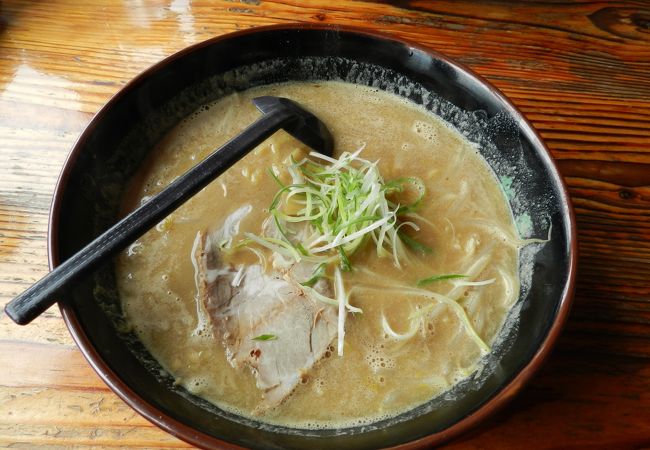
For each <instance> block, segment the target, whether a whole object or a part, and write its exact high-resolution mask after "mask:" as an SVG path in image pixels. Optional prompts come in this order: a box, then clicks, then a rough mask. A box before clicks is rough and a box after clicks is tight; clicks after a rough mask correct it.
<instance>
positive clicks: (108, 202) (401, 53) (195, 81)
mask: <svg viewBox="0 0 650 450" xmlns="http://www.w3.org/2000/svg"><path fill="white" fill-rule="evenodd" d="M307 80H339V81H344V82H348V83H355V84H360V85H365V86H372V87H373V88H375V89H379V90H383V91H387V92H391V93H394V94H397V95H399V96H402V97H404V98H406V99H408V100H410V101H412V102H414V103H417V104H419V105H422V106H423V107H424V108H426V109H427V110H429V111H431V112H433V113H434V114H437V115H438V116H440V117H442V118H443V119H444V120H445V121H447V122H448V123H450V124H451V125H453V126H454V127H455V128H456V129H457V130H458V131H459V132H460V133H461V134H463V135H464V136H465V137H466V138H467V139H469V140H470V141H471V142H473V143H475V144H476V146H477V149H478V150H479V152H480V153H481V155H482V156H483V158H484V159H485V160H486V161H487V163H488V164H489V165H490V166H491V168H492V170H493V171H494V172H495V174H496V176H497V178H498V179H499V180H501V183H502V185H503V188H504V191H505V192H506V194H507V197H508V201H509V202H510V207H511V209H512V212H513V215H514V217H515V218H516V219H517V218H525V222H526V224H527V233H528V234H529V235H530V236H531V237H541V238H546V237H547V235H548V237H550V240H549V242H547V243H546V244H544V245H543V246H541V247H540V248H536V249H527V248H524V249H523V250H522V258H521V259H522V263H520V274H521V276H522V288H521V291H520V295H519V299H518V301H517V304H516V305H515V307H514V308H513V310H512V311H511V313H510V317H509V318H508V320H510V321H511V323H512V324H513V326H510V327H507V328H504V331H503V332H502V334H501V335H500V336H499V337H498V339H497V341H496V344H495V345H494V347H493V351H492V352H491V353H490V354H489V355H488V356H487V357H486V360H485V361H484V364H483V369H482V370H480V371H479V372H478V373H476V374H474V375H473V376H471V377H469V378H468V379H466V380H464V381H462V382H461V383H459V384H457V385H455V387H454V388H453V389H451V390H450V391H448V392H446V393H445V394H443V395H441V396H439V397H437V398H434V399H432V400H430V401H429V402H427V403H425V404H423V405H420V406H418V407H417V408H415V409H412V410H410V411H407V412H405V413H403V414H400V415H399V416H397V417H394V418H392V419H390V420H382V421H379V422H375V423H372V424H370V425H364V426H362V427H361V426H359V427H350V428H341V429H322V430H303V429H294V428H287V427H282V426H274V425H268V424H262V423H261V422H257V421H255V420H252V419H248V418H243V417H241V416H238V415H235V414H232V413H230V412H227V411H225V410H222V409H220V408H218V407H216V406H214V405H213V404H211V403H209V402H207V401H205V400H203V399H201V398H199V397H196V396H194V395H192V394H191V393H190V392H188V391H186V390H184V389H183V388H182V387H180V386H178V385H176V384H175V383H174V379H173V378H172V377H171V376H170V375H169V374H167V373H166V372H165V371H164V370H163V369H162V367H161V366H160V365H159V364H158V362H157V361H156V360H155V359H154V358H153V357H152V356H151V355H150V354H149V353H148V352H147V350H146V349H145V348H144V346H143V345H142V344H140V343H139V341H138V339H137V338H136V337H135V335H134V334H133V333H131V332H129V328H128V326H126V325H125V321H124V318H123V316H122V313H121V308H120V299H119V293H118V291H117V289H116V282H115V274H114V267H113V265H112V264H107V265H106V266H105V267H103V268H102V269H101V270H99V271H98V272H97V273H95V274H94V275H93V276H92V277H89V278H88V279H86V280H84V281H83V282H81V283H79V285H78V286H76V288H75V289H74V290H71V291H70V292H68V293H67V294H66V295H65V298H63V299H62V301H61V302H60V307H61V311H62V314H63V317H64V320H65V322H66V324H67V326H68V328H69V330H70V332H71V334H72V336H73V338H74V340H75V341H76V343H77V345H78V346H79V348H80V349H81V351H82V352H83V354H84V356H85V357H86V358H87V360H88V361H89V363H90V364H91V365H92V367H93V368H94V369H95V371H96V372H97V373H98V374H99V375H100V377H101V378H102V379H103V380H104V382H106V384H107V385H108V386H109V387H110V388H111V389H112V390H113V391H114V392H115V393H116V394H117V395H119V396H120V397H121V398H122V399H123V400H124V401H125V402H126V403H128V404H129V405H130V406H131V407H133V408H134V409H135V410H136V411H138V412H139V413H140V414H142V415H143V416H144V417H145V418H147V419H148V420H150V421H151V422H153V423H154V424H156V425H158V426H159V427H160V428H162V429H164V430H166V431H168V432H169V433H171V434H173V435H175V436H177V437H179V438H181V439H183V440H185V441H187V442H189V443H192V444H194V445H197V446H199V447H206V448H224V447H226V448H228V447H238V446H239V447H251V448H264V449H273V448H296V449H298V448H314V447H316V448H337V449H349V448H377V447H392V446H402V447H403V448H418V447H427V446H430V445H433V444H438V443H441V442H443V441H445V440H448V439H451V438H453V437H454V436H457V435H459V434H460V433H462V432H464V431H466V430H468V429H469V428H471V427H473V426H475V425H477V424H478V423H480V422H481V421H482V420H484V419H485V418H486V417H487V416H488V415H490V414H492V413H493V412H494V411H495V410H497V409H498V408H499V407H500V406H502V405H503V404H504V403H505V402H506V401H507V400H508V399H510V398H511V397H512V396H513V395H514V394H515V393H516V392H518V391H519V390H520V389H521V387H522V386H523V385H524V384H525V383H526V382H527V381H528V380H529V379H530V378H531V376H532V375H533V373H534V372H535V371H536V370H537V368H538V367H539V365H540V364H541V363H542V361H543V359H544V358H545V357H546V355H548V353H549V351H550V349H551V347H552V346H553V344H554V342H555V341H556V339H557V337H558V334H559V333H560V330H561V328H562V325H563V324H564V322H565V320H566V318H567V315H568V311H569V307H570V302H571V296H572V291H573V284H574V277H575V261H576V238H575V222H574V218H573V213H572V209H571V205H570V202H569V198H568V195H567V192H566V189H565V187H564V185H563V182H562V180H561V178H560V176H559V174H558V171H557V169H556V167H555V165H554V163H553V161H552V158H551V156H550V154H549V152H548V150H547V149H546V147H545V146H544V144H543V143H542V141H541V139H540V138H539V136H538V135H537V133H536V132H535V131H534V130H533V128H532V127H531V125H530V124H529V123H528V122H527V121H526V119H525V118H524V117H523V116H522V114H521V113H520V112H519V111H518V110H517V109H516V108H515V107H514V106H513V105H512V104H511V103H510V102H509V101H508V100H507V99H506V98H505V97H504V96H503V95H502V94H501V93H499V92H498V91H497V90H496V89H495V88H494V87H492V86H491V85H490V84H489V83H487V82H486V81H485V80H482V79H481V78H480V77H478V76H477V75H475V74H473V73H472V72H470V71H469V70H468V69H466V68H464V67H462V66H460V65H459V64H456V63H454V62H452V61H451V60H449V59H448V58H447V57H445V56H443V55H441V54H439V53H436V52H434V51H432V50H430V49H425V48H423V47H420V46H418V45H415V44H411V43H407V42H403V41H400V40H395V39H392V38H389V37H386V36H381V35H377V34H371V33H367V32H361V31H358V30H354V29H349V28H343V27H322V26H305V25H298V26H280V27H265V28H257V29H251V30H246V31H242V32H238V33H233V34H229V35H225V36H220V37H217V38H214V39H211V40H208V41H206V42H203V43H200V44H197V45H194V46H192V47H189V48H187V49H185V50H182V51H180V52H179V53H177V54H175V55H173V56H171V57H169V58H167V59H165V60H163V61H162V62H160V63H158V64H156V65H155V66H153V67H151V68H150V69H148V70H146V71H145V72H144V73H142V74H141V75H140V76H138V77H137V78H135V79H134V80H132V81H131V82H130V83H129V84H128V85H127V86H125V87H124V88H123V89H122V90H121V91H120V92H118V93H117V94H116V95H115V96H114V97H113V98H112V99H111V100H110V101H109V102H108V103H107V104H106V106H104V107H103V108H102V109H101V110H100V111H99V112H98V113H97V115H96V116H95V117H94V119H93V120H92V121H91V123H90V124H89V125H88V127H87V128H86V129H85V131H84V132H83V133H82V135H81V136H80V138H79V140H78V141H77V143H76V144H75V146H74V148H73V149H72V151H71V153H70V156H69V157H68V159H67V161H66V163H65V166H64V168H63V171H62V173H61V176H60V179H59V182H58V184H57V188H56V192H55V196H54V202H53V205H52V210H51V219H50V228H49V255H50V265H51V266H52V267H54V266H56V265H57V264H58V263H59V262H60V261H63V260H65V259H66V258H68V257H69V256H70V255H72V254H73V253H74V252H76V251H78V250H79V249H80V248H81V247H82V246H84V245H85V244H86V243H88V242H89V241H91V240H92V239H93V238H94V237H95V236H97V235H98V234H99V233H101V232H102V231H103V230H105V229H106V228H108V227H109V226H110V225H111V224H112V223H113V222H115V220H116V219H117V217H118V214H119V205H120V200H121V197H122V194H123V192H124V188H125V186H126V184H127V183H128V181H129V179H130V178H131V177H132V176H133V174H134V173H135V171H136V170H137V168H138V166H139V165H140V164H141V163H142V161H143V160H144V159H145V158H146V156H147V153H148V152H149V151H150V150H151V149H152V148H153V147H154V145H155V143H156V142H157V141H158V140H160V139H161V137H162V136H163V135H164V134H165V133H166V132H167V131H168V130H169V129H170V128H171V127H173V126H174V125H176V124H177V123H178V122H179V121H180V120H181V119H183V118H184V117H186V116H188V115H189V114H191V113H192V112H193V111H195V110H196V109H197V108H199V107H200V106H201V105H204V104H206V103H208V102H211V101H214V100H216V99H218V98H221V97H222V96H224V95H227V94H230V93H232V92H236V91H242V90H245V89H247V88H250V87H255V86H260V85H266V84H271V83H278V82H285V81H307ZM423 164H426V161H423ZM215 345H218V344H216V343H215Z"/></svg>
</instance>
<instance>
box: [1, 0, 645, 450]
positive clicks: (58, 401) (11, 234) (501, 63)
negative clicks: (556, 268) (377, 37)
mask: <svg viewBox="0 0 650 450" xmlns="http://www.w3.org/2000/svg"><path fill="white" fill-rule="evenodd" d="M334 4H335V6H334ZM288 22H319V23H339V24H348V25H355V26H358V27H361V28H364V29H372V30H377V31H382V32H385V33H386V34H388V35H392V36H397V37H403V38H407V39H410V40H413V41H417V42H420V43H421V44H422V45H424V46H427V47H430V48H432V49H436V50H439V51H441V52H443V53H446V54H447V55H449V56H451V57H453V58H455V59H456V60H458V61H460V62H462V63H464V64H466V65H467V66H469V67H470V68H472V69H473V70H475V71H476V72H478V73H479V74H481V75H483V76H484V77H486V78H487V79H489V80H490V81H491V82H493V83H494V84H495V85H496V86H497V87H498V88H499V89H501V90H502V91H503V92H504V93H505V94H506V95H507V96H508V97H509V98H510V99H512V101H513V102H514V103H515V104H516V105H517V106H518V107H519V108H520V109H521V110H522V111H523V112H524V113H525V114H526V115H527V117H528V118H529V119H530V120H531V121H532V123H533V124H534V126H535V127H536V128H537V130H539V132H540V133H541V135H542V137H543V138H544V139H545V140H546V143H547V144H548V146H549V147H550V149H551V151H552V153H553V155H554V156H555V158H556V159H557V161H558V163H559V166H560V169H561V171H562V174H563V176H564V178H565V180H566V182H567V184H568V186H569V190H570V193H571V196H572V198H573V201H574V204H575V208H576V213H577V219H578V231H579V238H580V263H579V275H578V282H577V292H576V299H575V304H574V308H573V311H572V313H571V317H570V319H569V323H568V325H567V327H566V330H565V332H564V334H563V336H562V337H561V339H560V342H559V345H558V346H557V348H556V350H555V352H554V353H553V355H552V357H551V358H550V360H549V361H548V363H547V364H546V365H545V366H544V367H543V369H542V370H541V371H540V372H539V374H538V375H537V376H536V377H535V378H534V380H533V381H532V383H530V384H529V385H528V386H527V387H526V388H525V390H524V392H523V393H522V394H521V395H520V396H518V397H517V398H516V399H515V400H514V401H513V402H512V403H510V404H509V406H508V407H507V408H506V409H505V410H503V411H502V412H501V413H499V414H498V415H497V416H495V417H493V418H492V419H491V420H489V422H487V423H485V424H484V425H483V426H482V427H480V428H479V429H476V430H475V431H474V432H473V433H471V434H470V435H466V436H464V437H462V438H461V439H459V440H456V441H455V442H453V443H451V444H450V445H449V448H499V449H507V448H513V449H515V448H523V447H526V448H567V447H571V448H583V447H589V448H631V447H634V448H636V447H640V446H650V3H648V2H642V1H638V2H634V1H627V2H612V3H611V4H605V3H599V2H586V1H582V2H575V3H573V4H572V3H569V2H559V1H553V2H550V1H549V2H546V3H545V2H535V3H532V2H531V3H530V4H517V5H515V6H509V4H508V2H498V1H492V2H485V3H483V4H479V3H473V2H454V3H452V2H426V1H397V0H395V1H392V2H385V3H384V4H377V3H373V2H370V1H337V2H330V1H325V0H320V1H313V2H302V1H294V0H285V1H281V0H280V1H272V0H229V1H215V2H208V1H202V2H190V1H189V0H176V1H169V2H165V1H162V0H161V1H123V2H118V1H108V0H106V1H105V2H99V1H97V2H94V1H85V2H81V1H77V2H73V1H70V2H65V1H41V2H37V1H34V2H27V1H25V2H21V1H13V0H9V1H6V0H5V1H0V296H1V298H2V303H3V305H4V303H6V302H7V301H9V300H10V299H11V298H12V297H13V296H14V295H16V294H18V293H19V292H21V291H22V290H24V289H25V288H26V287H27V286H29V285H30V284H31V283H32V282H34V281H35V280H37V279H38V278H40V277H41V276H42V275H44V274H45V273H46V272H47V270H48V267H47V258H46V228H47V220H48V208H49V205H50V200H51V197H52V192H53V189H54V184H55V181H56V178H57V175H58V173H59V170H60V168H61V165H62V164H63V161H64V159H65V157H66V154H67V152H68V150H69V149H70V148H71V146H72V144H73V143H74V141H75V139H76V138H77V136H78V135H79V134H80V132H81V131H82V129H83V128H84V126H85V125H86V124H87V123H88V121H89V120H90V118H91V117H92V115H93V114H94V113H95V112H96V111H97V110H98V109H99V108H100V107H101V106H102V105H103V104H104V103H105V102H106V101H107V100H108V99H109V98H110V96H111V95H113V94H114V93H115V92H117V91H118V90H119V89H120V88H121V87H122V86H123V85H124V84H125V83H126V82H127V81H128V80H129V79H131V78H132V77H133V76H135V75H137V74H138V73H139V72H141V71H142V70H144V69H145V68H147V67H148V66H150V65H152V64H153V63H155V62H157V61H158V60H160V59H162V58H163V57H165V56H167V55H170V54H172V53H174V52H175V51H177V50H180V49H182V48H183V47H186V46H187V45H190V44H193V43H195V42H199V41H202V40H205V39H207V38H210V37H212V36H216V35H220V34H223V33H227V32H230V31H234V30H237V29H242V28H249V27H254V26H259V25H267V24H275V23H288ZM0 446H16V447H20V448H36V447H40V446H45V447H70V446H81V447H86V448H88V447H99V448H106V447H149V448H162V447H165V448H167V447H169V448H176V447H178V448H181V447H183V448H184V447H187V444H184V443H183V442H181V441H179V440H177V439H175V438H173V437H172V436H170V435H167V434H166V433H164V432H162V431H160V430H159V429H158V428H156V427H154V426H153V425H151V424H149V423H148V422H147V421H146V420H144V419H143V418H141V417H140V416H139V415H137V414H136V413H135V412H133V411H132V410H131V409H130V408H129V407H127V406H126V405H125V404H124V403H123V402H122V401H121V400H119V399H118V398H117V397H116V396H115V395H114V394H113V393H112V392H111V391H110V390H109V389H108V388H107V387H106V386H105V385H104V384H103V383H102V382H101V381H100V379H99V377H98V376H97V375H96V374H95V373H94V372H93V371H92V370H91V369H90V367H89V366H88V365H87V364H86V362H85V360H84V359H83V357H82V356H81V354H80V352H79V351H78V350H77V349H76V347H75V346H74V345H73V343H72V340H71V338H70V337H69V335H68V332H67V330H66V329H65V326H64V324H63V322H62V320H61V318H60V314H59V312H58V309H57V308H51V309H50V311H48V312H47V313H46V314H45V315H44V316H42V317H41V318H39V319H37V320H36V322H34V323H33V324H32V325H30V326H27V327H19V326H17V325H14V324H13V323H12V322H11V321H10V320H9V319H8V318H7V317H6V315H4V314H2V315H1V316H0Z"/></svg>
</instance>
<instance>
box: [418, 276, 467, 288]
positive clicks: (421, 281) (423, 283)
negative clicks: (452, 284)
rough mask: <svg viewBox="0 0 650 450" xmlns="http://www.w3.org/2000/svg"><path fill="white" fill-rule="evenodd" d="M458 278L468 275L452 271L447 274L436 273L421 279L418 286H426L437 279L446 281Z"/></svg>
mask: <svg viewBox="0 0 650 450" xmlns="http://www.w3.org/2000/svg"><path fill="white" fill-rule="evenodd" d="M458 278H467V275H459V274H457V273H451V274H447V275H434V276H432V277H428V278H424V279H422V280H420V281H418V283H417V284H418V286H426V285H427V284H431V283H434V282H436V281H444V280H455V279H458Z"/></svg>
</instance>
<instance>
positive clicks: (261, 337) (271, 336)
mask: <svg viewBox="0 0 650 450" xmlns="http://www.w3.org/2000/svg"><path fill="white" fill-rule="evenodd" d="M277 338H278V337H277V336H276V335H275V334H260V335H259V336H255V337H254V338H253V339H252V340H253V341H274V340H276V339H277Z"/></svg>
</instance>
